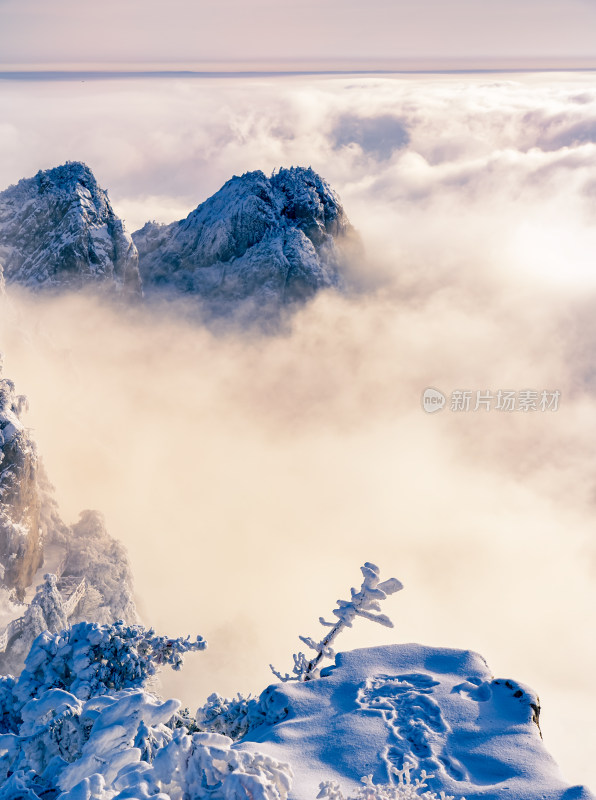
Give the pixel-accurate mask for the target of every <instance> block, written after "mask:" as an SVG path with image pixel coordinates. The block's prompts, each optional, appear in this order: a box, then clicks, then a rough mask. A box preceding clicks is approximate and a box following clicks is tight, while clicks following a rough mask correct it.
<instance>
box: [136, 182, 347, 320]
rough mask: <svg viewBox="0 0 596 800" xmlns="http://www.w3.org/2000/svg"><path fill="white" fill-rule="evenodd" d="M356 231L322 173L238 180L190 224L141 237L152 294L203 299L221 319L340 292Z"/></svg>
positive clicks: (149, 228)
mask: <svg viewBox="0 0 596 800" xmlns="http://www.w3.org/2000/svg"><path fill="white" fill-rule="evenodd" d="M351 235H353V229H352V227H351V225H350V223H349V221H348V219H347V216H346V214H345V212H344V210H343V208H342V205H341V203H340V201H339V198H338V197H337V195H336V194H335V192H334V191H333V190H332V189H331V187H330V186H329V184H327V183H326V181H324V180H323V178H321V177H320V176H319V175H317V173H316V172H314V170H312V169H311V168H310V167H309V168H304V167H291V168H290V169H280V170H279V171H278V172H276V173H274V174H273V175H272V176H271V177H270V178H268V177H266V176H265V174H264V173H263V172H261V171H260V170H256V171H254V172H247V173H245V174H244V175H241V176H235V177H233V178H231V180H229V181H227V183H225V184H224V186H222V188H221V189H220V190H219V191H218V192H216V193H215V194H214V195H213V196H212V197H210V198H209V199H207V200H205V202H203V203H201V204H200V205H199V206H198V207H197V208H196V209H194V211H192V212H191V213H190V214H189V215H188V216H187V217H186V219H183V220H180V221H179V222H173V223H172V224H170V225H159V224H157V223H147V224H146V225H145V226H144V227H143V228H141V230H139V231H136V232H135V233H134V234H133V238H134V241H135V244H136V245H137V247H138V250H139V259H140V270H141V275H142V277H143V285H144V288H145V289H146V290H151V289H153V290H160V289H161V290H163V289H166V290H170V291H172V290H177V291H182V292H185V293H190V294H193V295H197V296H199V297H200V298H201V299H202V300H203V301H204V303H206V304H207V306H208V308H209V309H210V310H212V311H214V312H215V313H222V314H225V313H227V312H228V311H229V310H230V308H235V309H237V308H238V307H241V306H242V304H244V305H245V306H246V307H247V308H249V309H250V308H255V309H258V310H259V313H263V309H264V308H265V307H269V308H272V309H276V308H279V307H282V306H284V305H288V304H292V303H294V302H296V301H300V300H304V299H307V298H309V297H311V296H312V295H314V294H315V293H316V292H317V291H318V290H320V289H324V288H329V287H338V286H340V285H341V283H342V278H341V268H342V263H343V261H344V260H345V258H346V250H347V245H348V243H349V240H350V237H351Z"/></svg>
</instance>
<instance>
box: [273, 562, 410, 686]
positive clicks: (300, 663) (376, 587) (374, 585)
mask: <svg viewBox="0 0 596 800" xmlns="http://www.w3.org/2000/svg"><path fill="white" fill-rule="evenodd" d="M360 570H361V572H362V575H363V581H362V585H361V587H360V589H359V590H358V591H357V590H356V589H354V588H352V589H351V590H350V592H351V599H350V600H338V601H337V608H334V609H333V614H335V616H336V617H337V618H338V619H337V622H326V621H325V619H323V617H319V622H320V623H321V625H324V626H325V627H328V628H331V630H330V631H329V633H327V635H326V636H324V637H323V638H322V639H321V641H320V642H316V641H315V640H314V639H312V638H311V637H309V636H300V637H299V639H300V641H302V642H304V644H306V645H307V646H308V647H310V648H311V649H312V650H314V651H315V655H314V656H313V657H312V658H310V659H308V658H307V657H306V656H305V655H304V653H294V667H293V670H292V672H293V675H290V674H289V673H287V672H286V673H285V675H282V674H281V673H280V672H279V671H278V670H276V669H275V668H274V667H273V666H272V665H270V667H271V671H272V672H273V674H274V675H275V676H276V677H277V678H279V680H280V681H284V682H285V681H308V680H311V679H312V678H316V677H318V675H319V664H320V662H321V661H322V659H323V658H325V657H327V658H333V657H334V656H335V651H334V650H333V648H332V647H331V644H332V643H333V641H334V640H335V639H336V637H337V636H338V634H339V633H341V631H342V630H344V628H351V627H352V623H353V621H354V619H355V618H356V617H364V618H365V619H368V620H371V622H378V623H379V625H385V626H386V627H388V628H392V627H393V622H391V620H390V619H389V617H388V616H387V615H386V614H382V613H380V612H381V606H380V601H381V600H385V599H386V597H387V595H388V594H393V593H394V592H399V591H400V589H403V588H404V587H403V584H402V583H400V581H398V580H397V578H389V579H388V580H386V581H381V579H380V577H379V573H380V570H379V568H378V567H377V566H376V564H371V563H370V561H367V562H366V563H365V564H364V566H362V567H360Z"/></svg>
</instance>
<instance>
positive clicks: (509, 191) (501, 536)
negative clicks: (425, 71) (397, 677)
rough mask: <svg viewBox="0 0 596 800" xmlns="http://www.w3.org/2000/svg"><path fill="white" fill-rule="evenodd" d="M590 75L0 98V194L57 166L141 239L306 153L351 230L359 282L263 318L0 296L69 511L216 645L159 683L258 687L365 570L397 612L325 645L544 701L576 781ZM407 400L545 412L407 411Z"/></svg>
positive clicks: (590, 611)
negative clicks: (447, 668)
mask: <svg viewBox="0 0 596 800" xmlns="http://www.w3.org/2000/svg"><path fill="white" fill-rule="evenodd" d="M591 80H592V79H591V76H588V75H582V74H578V75H573V76H569V75H559V76H549V77H548V80H547V79H546V78H544V77H539V76H524V77H519V76H518V77H515V78H511V77H510V76H508V77H506V78H505V77H503V76H494V77H491V78H490V79H489V80H487V78H486V77H477V76H476V77H475V76H472V77H468V78H465V79H463V78H454V77H448V76H435V77H434V78H428V77H426V78H421V77H410V78H403V77H402V78H382V77H376V78H363V77H362V76H354V77H353V78H350V79H346V78H342V79H329V78H327V79H323V78H316V79H311V80H309V81H306V80H305V79H297V78H293V79H279V78H278V79H273V78H271V79H253V80H249V79H246V78H245V79H236V80H233V79H226V80H222V81H215V80H213V79H211V80H205V81H198V80H195V81H192V80H187V81H181V80H172V81H171V82H160V81H156V82H151V81H136V82H134V81H115V82H110V83H109V84H108V83H107V82H95V83H93V85H92V86H90V85H89V84H85V85H80V84H78V83H66V84H54V83H46V84H44V85H41V84H36V83H31V84H29V83H27V84H25V85H24V87H23V86H19V87H18V91H16V90H15V89H14V86H13V84H11V83H4V84H3V85H2V86H0V93H1V94H2V97H3V99H4V100H5V101H6V102H5V105H4V107H5V108H7V109H8V110H7V113H6V122H5V123H4V125H3V126H2V128H1V129H0V130H1V135H2V137H3V140H2V141H3V142H4V144H5V145H6V148H7V158H6V159H5V161H4V163H3V164H2V166H1V167H0V178H1V179H2V180H0V183H1V184H2V185H7V184H8V183H10V182H14V181H16V180H17V179H18V178H20V177H26V176H29V175H32V174H34V172H35V171H36V170H37V169H39V168H47V167H50V166H54V165H56V164H58V163H61V162H63V161H64V160H66V159H67V158H69V159H79V158H80V159H82V160H84V161H86V162H87V163H88V164H89V165H90V166H91V167H92V169H93V170H94V172H95V174H96V176H97V177H98V180H99V181H100V183H101V184H102V185H103V186H105V187H106V188H108V190H109V193H110V199H111V201H112V203H113V204H114V207H115V208H116V210H117V211H118V212H119V213H120V214H121V215H122V216H124V217H125V219H126V220H127V225H128V228H129V229H131V230H134V229H135V228H137V227H139V226H140V225H141V224H142V223H143V222H145V221H146V220H147V219H151V218H155V219H158V220H160V221H164V222H168V221H171V220H172V219H176V218H180V217H182V216H185V215H186V214H187V213H188V212H189V211H190V210H191V209H192V208H193V207H194V206H196V204H197V203H198V202H199V201H201V200H203V199H205V198H206V197H207V196H208V195H209V194H210V193H211V192H213V191H215V190H216V189H217V188H219V186H221V184H222V183H223V182H224V181H225V180H227V179H228V178H229V177H231V175H232V174H233V173H239V172H243V171H246V170H249V169H256V168H259V169H263V171H265V172H270V171H271V170H272V169H274V168H275V167H278V166H281V165H283V166H289V165H291V164H301V165H308V164H311V165H312V166H313V168H315V169H316V170H318V171H319V172H321V174H323V176H324V177H325V178H327V179H328V180H329V181H330V183H331V184H332V185H333V186H334V188H335V189H336V190H337V191H338V192H339V194H340V196H341V198H342V201H343V203H344V206H345V209H346V212H347V214H348V216H349V217H350V219H351V220H352V222H353V224H354V225H355V227H356V228H357V229H358V231H359V233H360V236H361V238H362V242H363V246H364V252H365V255H364V256H363V258H362V260H361V261H360V262H359V263H355V264H353V265H352V266H351V270H350V280H351V282H352V285H353V288H352V290H351V291H349V292H347V293H345V294H343V295H342V294H337V293H325V294H321V295H319V296H318V297H317V298H316V299H315V300H314V301H312V302H311V303H310V304H308V305H307V306H305V307H304V308H303V309H301V310H300V311H299V312H298V313H297V314H296V315H295V316H294V317H293V318H292V319H291V320H289V321H288V323H287V325H286V326H285V327H283V329H282V330H280V332H279V333H278V334H277V335H269V336H264V335H261V334H258V333H256V332H250V331H244V332H239V331H237V330H234V329H232V328H230V330H229V331H225V330H224V331H218V332H213V331H211V330H209V328H207V327H205V326H204V325H202V324H201V322H200V320H199V319H198V318H197V317H196V315H193V314H191V313H188V311H189V310H188V307H187V306H186V305H184V304H182V303H181V304H176V303H174V304H165V305H163V306H158V305H152V306H147V307H140V308H134V309H129V308H124V307H122V306H118V307H112V306H110V305H109V304H108V303H107V302H106V301H100V300H98V299H96V298H93V297H90V296H86V295H83V294H82V295H76V296H72V295H71V296H66V297H47V296H41V295H39V296H31V295H29V294H27V293H25V292H19V291H17V290H15V289H14V288H12V289H11V290H10V292H9V295H8V297H6V298H4V299H3V300H2V304H1V306H0V348H1V350H2V351H3V352H4V354H5V369H4V373H5V375H6V376H7V377H11V378H12V379H13V380H15V382H16V383H17V388H18V390H19V391H20V392H23V393H25V394H26V395H27V396H28V397H29V401H30V412H29V415H28V417H27V424H28V425H30V426H31V427H32V428H33V431H34V436H35V439H36V440H37V443H38V446H39V451H40V453H41V455H42V457H43V460H44V463H45V465H46V469H47V472H48V474H49V476H50V478H51V480H52V482H53V483H54V485H55V488H56V495H57V498H58V500H59V503H60V507H61V510H62V513H63V516H64V517H65V519H66V520H67V521H74V520H76V518H77V515H78V513H79V511H81V510H83V509H85V508H97V509H99V510H101V511H102V512H103V513H104V514H105V516H106V520H107V523H108V527H109V530H110V533H111V534H112V535H113V536H115V537H117V538H118V539H120V540H121V541H122V542H123V543H124V544H125V545H126V546H127V548H128V550H129V554H130V558H131V562H132V567H133V574H134V576H135V580H136V590H137V602H138V608H139V612H140V614H141V616H142V618H143V621H144V622H145V623H146V624H147V625H152V626H154V627H155V628H156V629H157V630H158V631H160V632H164V633H168V634H171V635H181V634H185V633H192V634H194V633H200V634H202V635H204V636H205V637H206V638H207V639H208V641H209V649H208V650H207V651H206V652H205V653H203V654H199V655H196V656H195V657H193V658H189V659H188V661H187V664H186V665H185V667H184V669H183V671H182V672H181V673H180V674H179V675H164V676H163V679H162V684H163V691H164V693H168V694H173V695H175V696H179V697H181V698H182V699H183V701H184V702H185V703H186V704H188V705H189V706H190V708H191V709H192V710H194V708H196V706H197V705H199V704H200V703H202V702H203V700H204V699H205V697H206V695H207V694H209V693H210V692H212V691H218V692H220V693H222V694H227V695H231V694H233V693H234V692H236V691H244V692H247V691H252V692H259V691H260V690H261V689H262V688H263V687H264V686H265V685H266V684H267V683H269V682H270V679H271V677H272V676H271V675H270V673H269V670H268V664H269V663H270V662H272V663H273V664H274V665H275V666H276V667H277V668H278V669H281V670H285V669H289V668H290V667H291V654H292V652H294V651H295V650H296V649H297V648H298V647H299V645H300V643H299V641H298V639H297V634H304V635H315V634H316V632H317V629H318V627H319V626H318V622H317V620H318V617H319V616H320V615H324V616H327V617H328V616H329V614H330V612H331V609H332V608H333V605H334V602H335V600H336V599H337V598H338V597H346V596H347V595H348V593H349V587H350V586H354V585H357V584H358V583H359V572H358V567H359V566H360V564H361V563H363V562H364V561H365V560H372V561H374V562H376V563H378V564H379V565H380V566H381V569H382V575H383V577H389V576H392V575H395V576H396V577H398V578H399V579H400V580H402V581H403V583H404V584H405V587H406V588H405V591H403V592H400V593H399V594H398V595H396V596H394V597H392V598H391V599H390V600H388V601H387V603H386V606H387V608H386V611H387V613H389V615H390V616H391V618H392V619H393V620H394V622H395V629H394V630H392V631H387V630H386V629H383V628H380V627H379V626H374V625H368V629H367V623H366V622H365V621H362V624H361V625H359V626H357V627H356V626H355V629H354V630H353V631H350V632H348V633H347V634H345V635H344V640H343V641H341V640H340V641H339V642H338V645H339V647H340V649H349V648H352V647H359V646H365V645H370V644H385V643H389V642H403V641H417V642H421V643H424V644H431V645H442V646H448V647H462V648H470V649H473V650H476V651H478V652H480V653H481V654H482V655H483V656H484V657H485V658H486V659H487V661H488V663H489V665H490V666H491V668H492V669H493V671H494V673H495V675H496V676H497V677H505V678H507V677H512V678H515V679H517V680H521V681H523V682H525V683H527V684H530V685H531V686H532V687H533V688H535V689H536V690H537V691H538V692H539V694H540V696H541V700H542V703H543V714H542V718H541V723H542V730H543V734H544V738H545V744H546V746H547V747H548V749H549V750H550V751H551V753H552V754H553V755H554V757H555V758H556V759H557V760H558V761H559V763H560V764H561V766H562V767H563V770H564V772H565V774H566V775H567V776H568V778H569V779H570V780H572V781H576V782H582V781H583V782H586V783H592V784H594V783H595V782H596V780H595V779H596V773H594V771H593V768H591V767H590V759H589V757H588V755H589V753H591V752H592V751H593V748H594V744H595V742H594V734H593V732H592V731H591V718H592V717H593V714H594V713H595V712H596V701H595V700H594V697H593V693H592V691H591V684H592V681H593V672H594V664H595V660H596V646H595V645H594V641H593V636H592V635H591V630H592V627H593V619H594V611H595V610H596V603H595V600H596V588H595V581H594V577H595V569H596V552H595V549H594V538H593V514H594V501H595V494H594V477H593V476H594V474H595V470H594V467H595V464H594V461H595V456H594V452H593V447H592V445H591V440H592V435H593V432H594V430H595V427H596V410H595V408H594V402H593V393H594V368H593V363H592V358H593V357H592V353H593V352H594V346H595V344H596V341H595V340H596V326H595V325H594V322H593V320H594V316H595V315H594V304H595V301H596V274H595V273H594V270H593V253H594V251H595V247H594V246H595V244H596V241H595V239H596V234H595V231H596V227H595V226H594V222H595V217H596V200H595V198H596V189H595V187H596V160H595V159H594V156H595V155H596V135H595V134H594V130H595V128H594V124H595V122H594V121H595V120H596V92H594V90H593V89H592V88H591ZM42 121H43V125H42V124H41V122H42ZM428 386H432V387H436V388H438V389H440V390H442V391H443V392H444V393H445V394H446V395H447V396H448V397H449V395H450V394H451V392H453V391H456V390H470V391H472V393H473V395H474V396H475V393H476V391H483V392H484V391H486V390H491V391H492V392H493V393H496V392H497V391H498V390H499V389H500V390H516V391H521V390H524V389H534V390H537V391H541V390H549V391H553V390H558V391H559V392H560V393H561V399H560V403H559V407H558V409H557V410H556V411H544V412H542V411H535V412H529V413H523V412H513V413H502V412H498V411H496V410H491V411H490V412H485V411H483V410H479V411H476V412H474V411H469V412H460V413H457V412H453V411H451V410H449V408H446V409H445V410H444V411H442V412H441V413H438V414H432V415H430V414H426V413H425V412H424V411H423V410H422V407H421V395H422V392H423V390H424V389H425V388H426V387H428ZM591 769H592V772H590V770H591Z"/></svg>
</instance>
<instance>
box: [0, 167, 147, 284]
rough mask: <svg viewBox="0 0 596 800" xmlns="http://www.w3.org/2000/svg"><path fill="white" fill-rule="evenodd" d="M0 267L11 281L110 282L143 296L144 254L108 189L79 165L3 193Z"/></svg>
mask: <svg viewBox="0 0 596 800" xmlns="http://www.w3.org/2000/svg"><path fill="white" fill-rule="evenodd" d="M0 266H1V267H2V268H3V271H4V280H5V281H6V284H7V285H10V284H13V283H15V284H19V285H21V286H26V287H27V288H28V289H33V290H37V289H40V288H44V289H47V288H53V289H65V288H67V289H79V288H81V287H83V286H88V285H91V286H100V285H101V286H104V287H108V288H112V289H114V290H116V291H125V292H128V293H131V294H133V295H136V294H139V293H140V278H139V269H138V254H137V251H136V248H135V246H134V244H133V242H132V239H131V237H130V234H128V233H127V232H126V231H125V229H124V225H123V223H122V221H121V220H120V219H118V217H117V216H116V214H115V213H114V210H113V209H112V206H111V204H110V201H109V199H108V196H107V193H106V192H105V191H104V190H103V189H101V188H100V186H99V185H98V183H97V181H96V180H95V177H94V175H93V173H92V172H91V170H90V169H89V168H88V167H87V166H85V164H81V163H79V162H68V163H67V164H64V165H63V166H60V167H56V168H55V169H50V170H46V171H40V172H38V173H37V175H35V177H33V178H26V179H23V180H21V181H19V183H17V184H16V186H10V187H9V188H8V189H6V190H5V191H3V192H0Z"/></svg>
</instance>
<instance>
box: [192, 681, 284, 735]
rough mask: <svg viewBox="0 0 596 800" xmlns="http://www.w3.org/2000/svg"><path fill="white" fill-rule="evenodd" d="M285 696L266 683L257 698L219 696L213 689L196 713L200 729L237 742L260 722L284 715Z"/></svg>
mask: <svg viewBox="0 0 596 800" xmlns="http://www.w3.org/2000/svg"><path fill="white" fill-rule="evenodd" d="M286 702H287V700H286V697H285V695H284V694H283V692H280V691H279V690H278V689H277V688H276V687H275V686H268V687H267V689H265V691H264V692H262V693H261V695H260V696H259V697H251V695H249V696H248V697H244V696H243V695H241V694H240V693H238V694H237V695H236V697H234V698H231V699H230V698H229V697H222V696H221V695H219V694H217V692H214V693H213V694H211V695H209V697H208V698H207V702H206V703H205V704H204V705H202V706H201V707H200V708H199V709H198V710H197V714H196V725H197V728H199V729H200V730H202V731H209V732H211V733H220V734H222V735H223V736H229V737H230V739H234V741H238V740H239V739H242V738H244V737H245V736H246V734H247V733H249V732H250V731H252V730H254V729H255V728H258V727H259V726H260V725H275V723H276V722H280V721H281V720H282V719H285V718H286V717H287V715H288V708H287V707H286Z"/></svg>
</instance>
